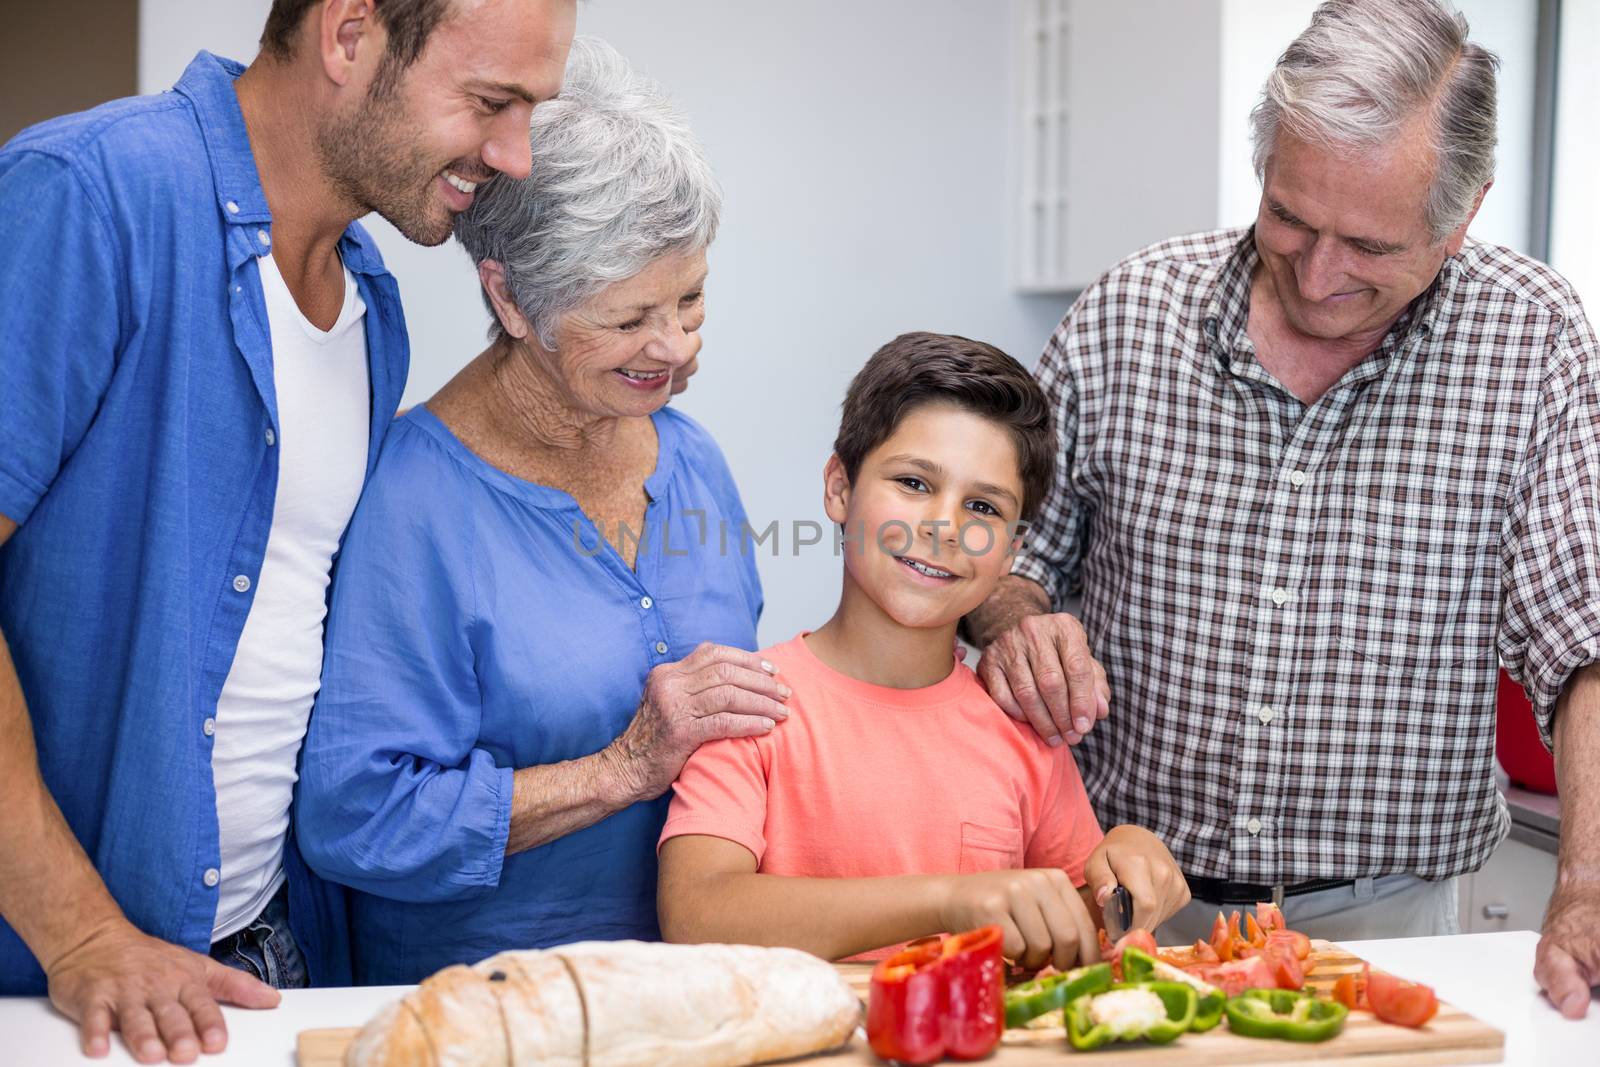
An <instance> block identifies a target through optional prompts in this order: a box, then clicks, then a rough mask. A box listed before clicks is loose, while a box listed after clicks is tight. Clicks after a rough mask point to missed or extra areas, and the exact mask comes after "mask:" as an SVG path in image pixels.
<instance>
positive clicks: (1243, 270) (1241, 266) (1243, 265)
mask: <svg viewBox="0 0 1600 1067" xmlns="http://www.w3.org/2000/svg"><path fill="white" fill-rule="evenodd" d="M1258 262H1260V259H1259V257H1258V256H1257V255H1256V230H1255V227H1254V226H1251V227H1248V228H1246V229H1245V231H1244V233H1243V235H1242V236H1241V237H1240V238H1239V243H1238V244H1237V245H1235V246H1234V249H1233V252H1232V253H1231V254H1229V256H1228V258H1227V259H1226V260H1224V261H1223V263H1222V268H1221V270H1220V271H1219V272H1218V274H1217V281H1216V285H1215V286H1214V287H1213V288H1212V291H1211V299H1210V300H1209V301H1208V302H1207V304H1206V311H1205V319H1204V326H1205V331H1206V338H1207V340H1209V341H1210V343H1211V352H1212V354H1213V356H1215V358H1216V360H1217V363H1218V365H1219V366H1220V367H1221V368H1222V370H1224V371H1226V370H1228V368H1229V366H1230V365H1231V363H1232V360H1233V351H1234V349H1235V348H1236V347H1237V346H1238V341H1239V338H1240V336H1241V335H1242V334H1243V333H1244V332H1245V328H1246V326H1248V325H1249V322H1250V281H1251V278H1252V277H1254V275H1255V271H1256V264H1257V263H1258Z"/></svg>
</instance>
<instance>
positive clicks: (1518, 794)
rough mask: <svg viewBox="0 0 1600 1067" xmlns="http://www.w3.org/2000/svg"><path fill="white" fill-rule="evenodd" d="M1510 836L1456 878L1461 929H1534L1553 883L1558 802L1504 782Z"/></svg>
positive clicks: (1540, 921) (1558, 828)
mask: <svg viewBox="0 0 1600 1067" xmlns="http://www.w3.org/2000/svg"><path fill="white" fill-rule="evenodd" d="M1501 788H1502V790H1503V791H1504V793H1505V796H1506V805H1507V807H1508V808H1509V809H1510V810H1511V836H1510V837H1508V838H1506V840H1505V841H1504V842H1503V843H1502V844H1501V845H1500V847H1499V848H1498V849H1497V850H1496V851H1495V854H1494V855H1493V856H1490V857H1489V862H1488V863H1486V864H1484V865H1483V868H1482V869H1481V870H1478V871H1476V872H1474V873H1473V874H1469V875H1465V876H1463V877H1462V878H1461V880H1460V895H1459V901H1460V905H1461V931H1462V933H1468V934H1481V933H1493V932H1496V931H1500V930H1537V929H1539V927H1540V926H1541V925H1542V924H1543V922H1544V909H1545V906H1546V905H1547V904H1548V903H1549V902H1550V894H1551V893H1552V892H1553V891H1554V890H1555V886H1556V847H1557V843H1558V842H1559V841H1560V833H1561V802H1560V800H1559V799H1558V798H1556V797H1551V796H1544V795H1541V794H1538V793H1530V792H1528V791H1527V790H1524V789H1518V788H1516V787H1515V786H1511V785H1506V784H1502V787H1501Z"/></svg>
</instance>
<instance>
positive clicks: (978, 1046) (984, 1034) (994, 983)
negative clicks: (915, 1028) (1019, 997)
mask: <svg viewBox="0 0 1600 1067" xmlns="http://www.w3.org/2000/svg"><path fill="white" fill-rule="evenodd" d="M1003 936H1004V935H1003V934H1002V933H1001V931H1000V927H998V926H984V927H980V928H979V929H977V930H972V931H970V932H968V933H964V934H957V935H955V936H954V937H951V938H948V939H946V940H945V943H944V967H943V970H944V979H945V989H946V997H947V1000H948V1002H947V1006H946V1009H945V1029H944V1054H945V1055H946V1056H949V1057H951V1058H952V1059H957V1060H977V1059H982V1058H983V1057H985V1056H987V1055H988V1054H989V1053H990V1052H991V1051H993V1050H994V1047H995V1046H996V1045H998V1044H999V1043H1000V1035H1001V1034H1003V1033H1005V1029H1006V1003H1005V1001H1006V984H1005V961H1004V960H1003V959H1001V958H1000V946H1001V943H1002V940H1003Z"/></svg>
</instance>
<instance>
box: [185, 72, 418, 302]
mask: <svg viewBox="0 0 1600 1067" xmlns="http://www.w3.org/2000/svg"><path fill="white" fill-rule="evenodd" d="M244 69H245V68H244V64H242V63H239V62H237V61H236V60H232V59H225V58H223V57H222V56H216V55H212V54H211V53H210V52H207V51H204V50H202V51H200V52H199V53H197V54H196V55H195V57H194V59H192V60H191V61H190V62H189V66H188V67H187V68H186V69H185V70H184V72H183V77H181V78H179V79H178V84H177V85H176V86H175V88H176V91H177V92H179V93H181V94H183V95H184V96H185V97H187V98H188V99H189V102H190V103H191V104H193V105H194V112H195V117H196V119H197V121H198V122H199V124H200V132H201V134H202V135H203V136H204V138H205V142H206V158H207V162H208V163H209V164H210V165H211V177H212V185H213V188H214V190H215V192H216V197H217V210H218V211H219V212H220V213H221V215H222V219H223V221H224V222H226V223H228V224H229V225H230V226H252V227H255V228H257V229H262V230H263V232H266V233H268V234H269V235H270V231H271V227H272V212H271V211H270V210H269V209H268V208H267V195H266V193H265V192H264V191H263V190H262V188H261V176H260V174H259V172H258V171H257V170H256V159H255V153H254V152H253V151H252V150H251V147H250V135H249V133H248V132H247V131H246V129H245V125H244V112H243V111H242V110H240V108H239V97H238V94H236V93H235V92H234V88H233V83H234V81H235V79H237V78H238V77H239V75H241V74H243V73H244ZM261 251H262V249H257V250H256V254H260V252H261ZM339 253H340V256H341V258H342V259H343V260H344V265H345V266H346V267H348V268H349V269H350V270H351V271H352V272H353V273H356V274H386V273H388V272H387V271H386V270H385V268H384V266H383V260H382V257H380V256H379V255H378V251H377V249H376V247H374V245H373V243H372V238H371V237H369V236H368V235H367V233H366V232H365V231H364V230H363V229H362V228H361V227H360V226H357V225H356V224H354V223H351V224H350V225H349V226H347V227H345V231H344V236H343V238H342V239H341V240H340V242H339Z"/></svg>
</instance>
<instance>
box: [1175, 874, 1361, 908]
mask: <svg viewBox="0 0 1600 1067" xmlns="http://www.w3.org/2000/svg"><path fill="white" fill-rule="evenodd" d="M1184 878H1185V879H1186V880H1187V881H1188V883H1189V895H1190V896H1192V897H1193V898H1194V899H1195V900H1202V901H1205V902H1206V903H1207V904H1255V903H1258V902H1260V901H1268V900H1270V901H1272V902H1273V903H1274V904H1278V903H1282V901H1283V898H1284V897H1297V896H1300V895H1301V894H1302V893H1315V892H1317V891H1318V890H1320V889H1343V888H1345V887H1346V886H1352V885H1355V884H1356V883H1355V879H1354V878H1345V879H1342V880H1341V879H1336V878H1314V879H1312V880H1311V881H1309V882H1296V883H1295V884H1294V885H1258V884H1256V883H1254V882H1229V881H1227V880H1225V879H1222V878H1201V877H1200V876H1199V875H1194V874H1186V875H1184Z"/></svg>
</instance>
